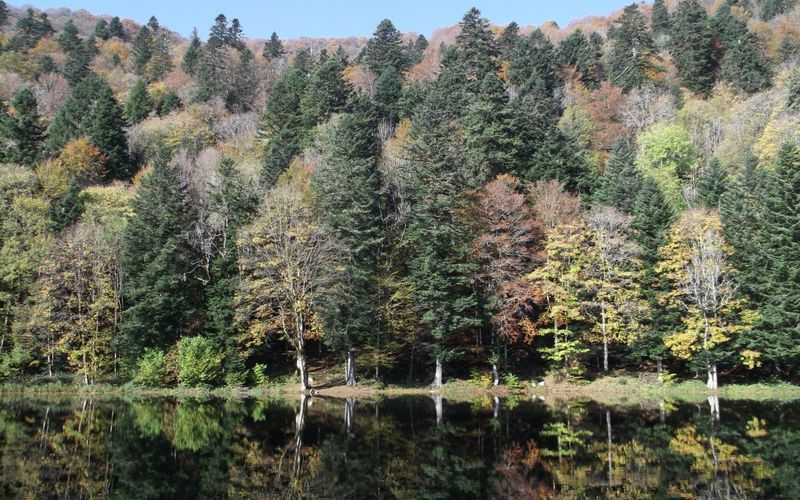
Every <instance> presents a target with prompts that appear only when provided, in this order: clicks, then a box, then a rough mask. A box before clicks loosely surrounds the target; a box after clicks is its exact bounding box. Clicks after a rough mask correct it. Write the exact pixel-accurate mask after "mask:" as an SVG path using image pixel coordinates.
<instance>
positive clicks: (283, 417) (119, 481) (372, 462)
mask: <svg viewBox="0 0 800 500" xmlns="http://www.w3.org/2000/svg"><path fill="white" fill-rule="evenodd" d="M0 446H2V448H1V449H2V455H1V456H0V467H1V468H2V475H1V476H0V497H2V498H105V497H112V498H223V497H239V498H265V497H266V498H297V497H301V498H302V497H313V498H345V497H349V498H453V497H456V498H584V497H614V498H651V497H657V498H676V497H687V498H693V497H703V498H793V497H795V496H796V494H797V492H798V491H800V479H799V478H798V476H799V475H798V474H797V470H798V468H800V413H799V412H798V410H797V409H796V408H795V405H794V404H792V403H745V402H733V401H725V400H723V401H719V400H717V399H714V400H709V401H708V402H707V403H706V402H702V403H698V404H676V403H671V402H667V401H662V402H656V403H654V404H652V405H643V406H636V407H624V408H623V407H604V406H601V405H598V404H596V403H592V402H568V403H563V404H559V405H557V406H548V405H546V404H544V403H542V402H540V401H522V400H509V399H507V400H502V401H501V400H499V399H497V398H485V399H479V400H475V401H472V402H469V403H452V402H448V401H447V400H442V399H441V398H397V399H387V400H382V401H364V400H359V401H356V399H354V398H349V399H346V400H336V399H329V398H324V399H323V398H319V397H314V398H308V397H305V396H304V397H301V398H299V399H298V400H297V401H275V402H265V401H252V400H251V401H222V400H208V401H199V400H192V399H186V400H174V399H151V400H137V401H92V400H85V401H77V402H75V401H73V402H55V401H41V402H31V401H2V402H0Z"/></svg>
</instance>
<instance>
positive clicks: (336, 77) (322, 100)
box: [300, 59, 351, 127]
mask: <svg viewBox="0 0 800 500" xmlns="http://www.w3.org/2000/svg"><path fill="white" fill-rule="evenodd" d="M342 71H344V66H343V65H342V63H341V62H340V61H337V60H335V59H328V60H327V61H325V62H324V63H322V64H321V65H320V66H319V67H318V68H317V69H316V70H315V71H314V74H313V75H311V78H309V79H308V86H307V87H306V89H305V94H303V98H302V99H301V101H300V107H301V109H302V113H303V120H304V121H305V124H306V126H308V127H313V126H314V125H316V124H318V123H322V122H324V121H325V120H327V119H328V118H329V117H330V116H331V114H333V113H336V112H339V111H341V110H342V109H344V106H345V104H346V103H347V99H348V97H349V96H350V93H351V88H350V84H349V83H347V81H345V79H344V76H343V75H342Z"/></svg>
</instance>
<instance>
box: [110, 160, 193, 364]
mask: <svg viewBox="0 0 800 500" xmlns="http://www.w3.org/2000/svg"><path fill="white" fill-rule="evenodd" d="M131 208H132V209H133V213H134V214H135V215H134V216H133V217H131V219H130V220H129V221H128V223H127V225H126V227H125V232H124V242H123V258H122V270H123V273H124V275H125V276H126V280H125V283H124V288H123V296H124V299H125V305H126V309H125V310H124V311H123V313H122V322H121V325H120V330H121V333H122V336H123V340H124V346H125V351H126V354H127V356H128V357H127V360H128V362H129V363H131V364H133V363H134V362H135V361H136V359H138V357H139V356H140V355H141V354H143V352H144V350H145V349H146V348H158V349H161V350H164V351H166V350H167V349H169V348H170V347H172V346H173V345H174V344H175V342H176V341H177V340H178V338H179V337H181V336H182V335H186V334H190V333H192V332H193V331H195V330H196V329H197V319H196V316H197V314H198V313H199V312H200V311H201V310H202V304H203V290H202V287H201V285H200V281H199V280H198V279H197V271H196V269H197V266H196V263H197V262H198V261H199V259H200V258H199V256H198V255H197V253H196V250H195V249H194V248H193V247H192V245H191V244H190V242H189V238H190V233H191V231H192V227H193V225H194V222H195V220H196V218H197V217H196V212H195V208H194V206H193V204H192V202H191V198H190V194H189V186H188V185H187V184H186V182H185V181H184V180H183V179H182V178H181V176H180V175H179V174H178V172H177V171H176V170H175V169H174V168H173V167H170V166H169V165H167V164H166V162H165V161H164V160H163V159H159V160H157V161H156V162H155V164H154V165H153V170H152V172H151V173H150V174H149V175H147V176H146V177H145V178H144V179H143V180H142V185H141V187H140V188H139V190H138V192H137V195H136V197H135V198H134V199H133V200H132V202H131Z"/></svg>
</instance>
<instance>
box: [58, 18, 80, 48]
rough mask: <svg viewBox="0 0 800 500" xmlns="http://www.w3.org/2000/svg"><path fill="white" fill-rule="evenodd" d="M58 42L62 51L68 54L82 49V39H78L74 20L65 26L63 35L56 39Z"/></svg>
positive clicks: (62, 31) (60, 34)
mask: <svg viewBox="0 0 800 500" xmlns="http://www.w3.org/2000/svg"><path fill="white" fill-rule="evenodd" d="M56 41H57V42H58V46H59V47H61V50H63V51H64V52H66V53H67V54H70V53H71V52H72V51H74V50H75V49H77V48H78V47H80V44H81V39H80V38H78V28H77V27H76V26H75V23H73V22H72V19H70V20H69V21H67V23H66V24H65V25H64V28H63V29H62V30H61V33H59V34H58V36H57V37H56Z"/></svg>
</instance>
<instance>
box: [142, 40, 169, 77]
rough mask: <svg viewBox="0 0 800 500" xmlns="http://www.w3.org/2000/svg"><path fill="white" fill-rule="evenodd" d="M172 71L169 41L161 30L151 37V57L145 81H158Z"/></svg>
mask: <svg viewBox="0 0 800 500" xmlns="http://www.w3.org/2000/svg"><path fill="white" fill-rule="evenodd" d="M171 69H172V54H171V52H170V49H169V39H167V34H166V33H165V32H164V31H163V30H162V31H159V32H157V33H155V34H154V35H153V43H152V55H151V56H150V61H149V62H148V63H147V70H146V72H145V75H146V77H147V81H149V82H154V81H157V80H160V79H161V78H163V77H164V75H166V74H167V73H168V72H169V71H170V70H171Z"/></svg>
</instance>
